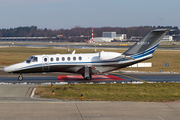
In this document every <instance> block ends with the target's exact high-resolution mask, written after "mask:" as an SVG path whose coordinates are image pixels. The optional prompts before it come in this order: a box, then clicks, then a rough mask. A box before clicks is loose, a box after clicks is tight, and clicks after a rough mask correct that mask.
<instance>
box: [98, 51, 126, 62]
mask: <svg viewBox="0 0 180 120" xmlns="http://www.w3.org/2000/svg"><path fill="white" fill-rule="evenodd" d="M122 58H125V55H122V54H121V53H117V52H99V59H100V60H102V61H112V60H119V59H122Z"/></svg>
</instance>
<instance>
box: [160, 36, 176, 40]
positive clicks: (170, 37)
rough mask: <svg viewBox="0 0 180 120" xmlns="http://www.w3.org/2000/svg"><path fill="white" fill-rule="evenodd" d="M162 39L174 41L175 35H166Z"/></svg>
mask: <svg viewBox="0 0 180 120" xmlns="http://www.w3.org/2000/svg"><path fill="white" fill-rule="evenodd" d="M162 41H174V40H173V36H171V35H165V36H164V37H163V39H162Z"/></svg>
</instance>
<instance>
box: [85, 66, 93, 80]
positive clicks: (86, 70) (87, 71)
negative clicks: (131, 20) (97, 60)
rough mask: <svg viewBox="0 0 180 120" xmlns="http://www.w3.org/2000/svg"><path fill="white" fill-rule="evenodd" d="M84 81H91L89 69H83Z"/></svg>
mask: <svg viewBox="0 0 180 120" xmlns="http://www.w3.org/2000/svg"><path fill="white" fill-rule="evenodd" d="M84 79H86V80H91V79H92V76H91V74H90V67H85V70H84Z"/></svg>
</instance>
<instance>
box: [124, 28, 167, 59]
mask: <svg viewBox="0 0 180 120" xmlns="http://www.w3.org/2000/svg"><path fill="white" fill-rule="evenodd" d="M168 31H169V30H168V29H156V30H152V31H151V32H149V33H148V34H147V35H146V36H145V37H143V38H142V39H141V40H140V41H139V42H136V43H135V44H134V45H133V46H132V47H130V48H129V49H128V50H127V51H126V52H124V53H123V54H124V55H126V56H130V55H135V54H138V53H142V52H144V51H146V50H149V49H151V48H153V49H154V50H155V49H156V48H157V46H158V45H159V43H160V42H161V40H162V38H163V37H164V36H165V34H166V32H168ZM153 52H154V51H153Z"/></svg>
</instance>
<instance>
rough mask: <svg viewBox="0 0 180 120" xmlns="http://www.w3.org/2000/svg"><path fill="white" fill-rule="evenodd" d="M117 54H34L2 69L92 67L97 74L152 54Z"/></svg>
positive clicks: (29, 70) (77, 69) (74, 69)
mask: <svg viewBox="0 0 180 120" xmlns="http://www.w3.org/2000/svg"><path fill="white" fill-rule="evenodd" d="M106 54H107V55H108V56H106ZM117 56H121V53H115V52H100V53H88V54H55V55H34V56H31V57H30V58H28V59H27V60H26V61H24V62H21V63H18V64H14V65H11V66H9V67H6V68H4V71H5V72H9V73H34V72H71V73H79V74H83V73H81V71H80V69H81V68H83V67H94V71H93V72H92V73H91V74H98V73H103V72H108V71H111V70H115V69H119V68H123V67H126V66H129V65H131V64H134V63H136V62H138V61H141V60H142V59H147V58H150V57H152V55H148V56H145V57H141V58H138V59H124V56H123V57H119V58H117ZM113 58H114V59H113Z"/></svg>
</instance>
